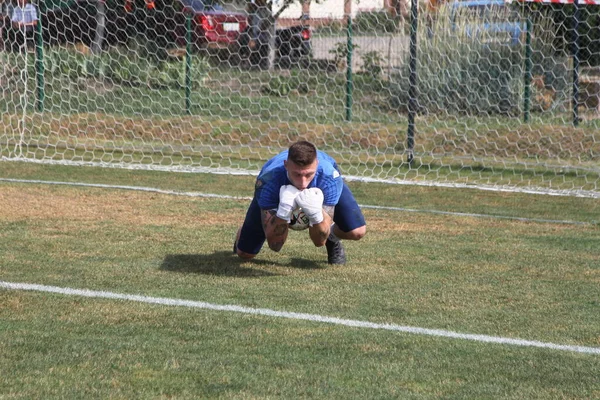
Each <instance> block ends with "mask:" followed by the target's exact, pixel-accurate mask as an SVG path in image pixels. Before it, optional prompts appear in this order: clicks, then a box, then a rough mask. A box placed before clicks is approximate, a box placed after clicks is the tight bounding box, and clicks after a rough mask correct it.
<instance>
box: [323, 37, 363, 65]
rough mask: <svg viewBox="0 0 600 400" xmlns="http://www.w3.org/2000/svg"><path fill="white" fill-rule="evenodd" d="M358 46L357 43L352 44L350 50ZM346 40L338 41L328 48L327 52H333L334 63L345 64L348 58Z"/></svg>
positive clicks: (356, 48)
mask: <svg viewBox="0 0 600 400" xmlns="http://www.w3.org/2000/svg"><path fill="white" fill-rule="evenodd" d="M359 48H360V46H359V45H357V44H353V45H352V51H353V52H355V51H356V50H358V49H359ZM348 51H349V48H348V42H347V41H344V42H338V43H336V44H335V47H334V48H333V49H331V50H329V54H333V57H334V62H335V65H337V66H343V65H345V64H346V60H347V59H348Z"/></svg>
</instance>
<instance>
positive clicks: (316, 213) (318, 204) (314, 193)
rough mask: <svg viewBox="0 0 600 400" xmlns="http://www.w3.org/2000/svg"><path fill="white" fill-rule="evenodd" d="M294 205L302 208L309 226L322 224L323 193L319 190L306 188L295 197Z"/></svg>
mask: <svg viewBox="0 0 600 400" xmlns="http://www.w3.org/2000/svg"><path fill="white" fill-rule="evenodd" d="M296 205H297V206H298V207H301V208H302V211H304V214H305V215H306V216H307V217H308V220H309V221H310V226H313V225H314V224H320V223H321V222H323V192H322V191H321V189H319V188H308V189H304V190H303V191H301V192H300V194H299V195H298V196H297V197H296Z"/></svg>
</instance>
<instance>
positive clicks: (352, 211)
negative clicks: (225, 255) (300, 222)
mask: <svg viewBox="0 0 600 400" xmlns="http://www.w3.org/2000/svg"><path fill="white" fill-rule="evenodd" d="M260 216H261V210H260V207H259V206H258V201H257V200H256V198H254V199H252V203H250V207H248V211H247V212H246V219H245V220H244V224H243V225H242V231H241V233H240V238H239V240H238V243H237V247H238V249H240V250H241V251H243V252H244V253H248V254H258V253H259V252H260V249H261V248H262V246H263V244H264V243H265V240H266V237H265V231H264V230H263V227H262V221H261V218H260ZM333 222H335V224H336V225H337V226H338V227H339V228H340V229H341V230H342V231H344V232H350V231H351V230H354V229H356V228H360V227H361V226H364V225H366V222H365V217H364V215H363V213H362V211H361V210H360V207H359V206H358V203H357V202H356V199H354V195H353V194H352V192H351V191H350V188H348V186H347V185H346V183H344V187H343V188H342V195H341V196H340V200H339V201H338V203H337V204H336V206H335V211H334V213H333Z"/></svg>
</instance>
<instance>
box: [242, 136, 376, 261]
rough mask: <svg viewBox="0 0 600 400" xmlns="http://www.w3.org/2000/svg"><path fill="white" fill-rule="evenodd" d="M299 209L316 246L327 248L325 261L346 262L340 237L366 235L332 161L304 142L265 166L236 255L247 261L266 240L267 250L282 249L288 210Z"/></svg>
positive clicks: (351, 197) (349, 194) (362, 218)
mask: <svg viewBox="0 0 600 400" xmlns="http://www.w3.org/2000/svg"><path fill="white" fill-rule="evenodd" d="M298 207H301V208H302V210H303V211H304V214H306V216H307V217H308V219H309V221H310V223H309V228H308V233H309V236H310V238H311V240H312V242H313V243H314V245H315V246H317V247H321V246H323V245H325V246H326V248H327V262H328V263H329V264H345V263H346V252H345V250H344V246H343V245H342V243H341V242H340V239H346V240H360V239H361V238H362V237H363V236H364V235H365V233H366V223H365V218H364V216H363V214H362V211H361V210H360V207H359V206H358V204H357V202H356V200H355V199H354V196H353V195H352V192H351V191H350V189H349V188H348V186H347V185H346V184H345V183H344V181H343V179H342V176H341V175H340V172H339V170H338V166H337V163H336V162H335V160H334V159H333V158H331V157H330V156H329V155H327V154H326V153H324V152H322V151H319V150H317V149H316V147H315V146H314V145H313V144H312V143H310V142H306V141H300V142H297V143H294V144H292V145H291V146H290V148H289V149H288V150H286V151H284V152H282V153H280V154H278V155H276V156H275V157H273V158H271V159H270V160H269V161H267V163H266V164H265V165H264V166H263V168H262V170H261V171H260V173H259V175H258V178H257V179H256V185H255V189H254V198H253V199H252V203H251V204H250V207H249V208H248V211H247V213H246V219H245V220H244V223H243V225H242V226H241V228H240V229H239V230H238V232H237V236H236V241H235V243H234V248H233V251H234V253H236V254H237V255H238V256H239V257H241V258H243V259H251V258H253V257H254V256H256V255H257V254H258V252H259V251H260V249H261V248H262V246H263V244H264V242H265V240H266V241H267V243H268V245H269V248H270V249H271V250H273V251H280V250H281V248H282V247H283V245H284V243H285V241H286V239H287V235H288V224H289V222H290V219H291V215H292V211H293V210H294V209H296V208H298Z"/></svg>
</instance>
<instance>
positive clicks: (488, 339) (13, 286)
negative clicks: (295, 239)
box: [0, 281, 600, 355]
mask: <svg viewBox="0 0 600 400" xmlns="http://www.w3.org/2000/svg"><path fill="white" fill-rule="evenodd" d="M0 288H4V289H8V290H24V291H34V292H46V293H55V294H62V295H66V296H82V297H89V298H100V299H111V300H126V301H134V302H139V303H146V304H159V305H165V306H175V307H188V308H198V309H205V310H213V311H226V312H237V313H243V314H252V315H260V316H266V317H274V318H287V319H294V320H302V321H310V322H322V323H328V324H334V325H343V326H349V327H354V328H367V329H383V330H388V331H396V332H403V333H410V334H415V335H426V336H435V337H443V338H451V339H460V340H470V341H475V342H480V343H493V344H504V345H512V346H521V347H537V348H545V349H551V350H560V351H568V352H575V353H585V354H598V355H600V348H598V347H586V346H573V345H563V344H556V343H548V342H540V341H535V340H524V339H514V338H506V337H499V336H488V335H475V334H469V333H459V332H453V331H447V330H442V329H426V328H419V327H413V326H402V325H396V324H379V323H374V322H368V321H359V320H352V319H342V318H336V317H327V316H323V315H318V314H306V313H296V312H288V311H276V310H270V309H267V308H251V307H243V306H236V305H222V304H212V303H205V302H202V301H192V300H183V299H171V298H166V297H148V296H141V295H133V294H123V293H114V292H105V291H97V290H87V289H72V288H63V287H58V286H46V285H38V284H31V283H14V282H5V281H0Z"/></svg>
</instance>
